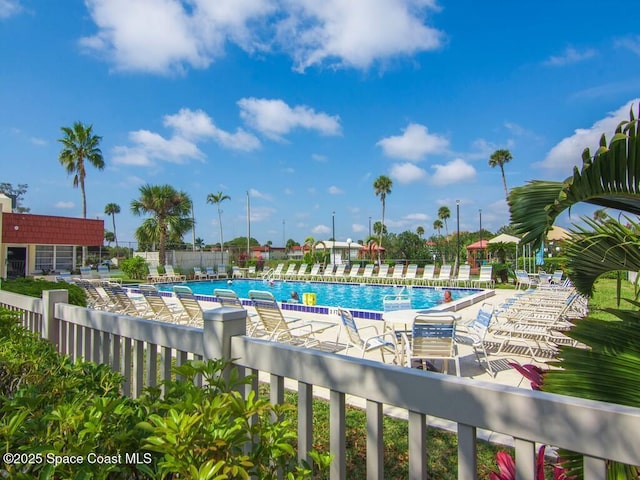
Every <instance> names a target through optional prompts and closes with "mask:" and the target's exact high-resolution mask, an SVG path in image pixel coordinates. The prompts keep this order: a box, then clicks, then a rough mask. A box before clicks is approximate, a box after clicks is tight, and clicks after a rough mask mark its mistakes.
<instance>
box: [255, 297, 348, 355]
mask: <svg viewBox="0 0 640 480" xmlns="http://www.w3.org/2000/svg"><path fill="white" fill-rule="evenodd" d="M249 298H250V299H251V301H252V303H253V306H254V308H255V309H256V312H257V314H258V318H259V319H260V321H261V322H262V326H263V328H264V330H265V331H266V332H267V333H268V335H269V339H270V340H273V341H276V342H285V343H292V344H298V345H303V346H306V347H311V346H315V345H318V344H319V343H320V339H319V338H318V336H317V335H318V334H320V333H322V332H324V331H326V330H328V329H330V328H333V327H336V326H337V324H335V323H331V322H320V321H306V320H301V321H299V322H295V323H294V324H290V322H287V321H286V319H285V318H284V315H283V314H282V310H280V306H279V305H278V302H276V300H275V298H274V297H273V295H272V294H271V292H266V291H258V290H251V291H249Z"/></svg>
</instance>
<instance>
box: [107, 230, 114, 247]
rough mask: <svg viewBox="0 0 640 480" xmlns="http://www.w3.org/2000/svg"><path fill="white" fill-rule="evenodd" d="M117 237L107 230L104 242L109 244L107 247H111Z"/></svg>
mask: <svg viewBox="0 0 640 480" xmlns="http://www.w3.org/2000/svg"><path fill="white" fill-rule="evenodd" d="M115 238H116V237H115V235H114V234H113V232H110V231H109V230H105V231H104V241H105V242H107V246H109V247H110V246H111V242H113V240H114V239H115Z"/></svg>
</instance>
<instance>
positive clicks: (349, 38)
mask: <svg viewBox="0 0 640 480" xmlns="http://www.w3.org/2000/svg"><path fill="white" fill-rule="evenodd" d="M284 5H286V9H287V13H288V16H287V17H286V18H285V19H284V20H283V21H282V22H280V23H279V25H278V39H279V43H280V45H282V48H283V49H285V50H287V51H290V53H291V55H292V56H293V59H294V62H295V68H296V70H298V71H304V70H305V69H307V68H308V67H310V66H312V65H322V64H327V65H329V66H331V67H336V68H340V67H355V68H358V69H367V68H368V67H369V66H370V65H371V64H372V63H373V62H375V61H376V60H386V59H389V58H392V57H396V56H402V55H405V56H406V55H413V54H415V53H417V52H421V51H427V50H434V49H437V48H439V47H440V45H441V42H442V34H441V32H439V31H438V30H436V29H434V28H431V27H429V26H427V25H425V17H426V13H427V11H429V10H435V9H437V6H436V3H435V1H434V0H376V1H375V2H371V1H368V0H350V1H347V2H345V1H343V0H325V1H322V2H318V1H317V0H284ZM372 32H375V34H373V35H372Z"/></svg>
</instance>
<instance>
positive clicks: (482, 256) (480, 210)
mask: <svg viewBox="0 0 640 480" xmlns="http://www.w3.org/2000/svg"><path fill="white" fill-rule="evenodd" d="M478 212H479V213H480V251H481V252H482V209H481V208H480V209H479V210H478ZM480 255H481V256H480V265H482V262H483V261H484V257H485V256H484V255H483V254H480Z"/></svg>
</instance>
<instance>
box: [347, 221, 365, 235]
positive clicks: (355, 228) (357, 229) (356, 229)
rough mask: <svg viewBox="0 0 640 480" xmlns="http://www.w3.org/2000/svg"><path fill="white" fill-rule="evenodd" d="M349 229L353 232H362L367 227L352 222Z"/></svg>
mask: <svg viewBox="0 0 640 480" xmlns="http://www.w3.org/2000/svg"><path fill="white" fill-rule="evenodd" d="M351 231H352V232H353V233H362V232H366V231H367V227H366V226H365V225H362V224H361V223H354V224H352V225H351Z"/></svg>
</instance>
